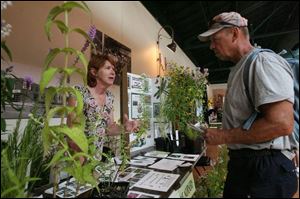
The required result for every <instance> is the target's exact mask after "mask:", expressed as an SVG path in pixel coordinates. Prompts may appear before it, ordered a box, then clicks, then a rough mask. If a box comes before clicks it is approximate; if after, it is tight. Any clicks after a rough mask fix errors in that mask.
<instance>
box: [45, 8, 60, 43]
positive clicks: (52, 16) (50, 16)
mask: <svg viewBox="0 0 300 199" xmlns="http://www.w3.org/2000/svg"><path fill="white" fill-rule="evenodd" d="M62 12H64V9H63V8H62V7H61V6H55V7H54V8H52V9H51V11H50V12H49V14H48V16H47V20H46V24H45V26H44V28H45V32H46V35H47V38H48V40H49V41H50V40H51V39H50V37H51V33H50V28H51V25H52V23H53V20H54V19H55V18H56V17H57V15H59V14H60V13H62Z"/></svg>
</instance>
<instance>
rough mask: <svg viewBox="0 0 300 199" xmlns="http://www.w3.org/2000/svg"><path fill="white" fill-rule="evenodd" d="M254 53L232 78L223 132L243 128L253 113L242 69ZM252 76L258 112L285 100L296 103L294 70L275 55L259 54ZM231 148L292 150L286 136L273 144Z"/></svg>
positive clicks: (227, 97) (243, 60) (242, 63)
mask: <svg viewBox="0 0 300 199" xmlns="http://www.w3.org/2000/svg"><path fill="white" fill-rule="evenodd" d="M254 50H255V49H253V50H252V51H250V52H249V53H248V54H246V55H245V56H244V57H242V59H241V60H240V61H239V62H238V63H237V64H236V65H235V67H233V68H232V70H231V72H230V74H229V78H228V82H227V86H228V87H227V93H226V97H225V103H224V110H223V112H224V113H223V121H222V123H223V128H224V129H230V128H238V127H241V126H242V125H243V123H244V122H245V120H246V119H247V118H248V117H249V116H250V115H251V113H252V112H253V109H252V108H251V104H250V102H249V100H248V98H247V95H246V92H245V86H244V82H243V69H244V66H245V63H246V60H247V58H248V56H249V55H250V54H251V53H253V52H254ZM249 73H250V74H249V75H250V76H249V92H250V95H251V96H252V100H253V102H254V106H255V109H256V110H257V111H258V107H259V106H260V105H263V104H267V103H272V102H277V101H283V100H288V101H290V102H291V103H294V90H293V75H292V69H291V68H290V65H289V64H288V63H287V61H286V60H285V59H284V58H282V57H281V56H279V55H277V54H275V53H270V52H260V53H259V54H258V55H257V57H256V58H255V59H254V61H253V62H252V63H251V66H250V70H249ZM245 133H246V132H245ZM261 133H264V132H261ZM228 147H229V148H230V149H241V148H250V149H255V150H258V149H265V148H273V149H290V143H289V138H288V136H284V137H279V138H276V139H274V140H272V141H270V142H264V143H257V144H251V145H247V144H229V145H228Z"/></svg>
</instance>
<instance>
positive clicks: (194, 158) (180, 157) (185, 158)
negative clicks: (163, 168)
mask: <svg viewBox="0 0 300 199" xmlns="http://www.w3.org/2000/svg"><path fill="white" fill-rule="evenodd" d="M167 158H169V159H174V160H183V161H191V162H196V161H197V160H198V159H199V158H200V155H196V154H183V153H172V154H170V155H169V156H168V157H167Z"/></svg>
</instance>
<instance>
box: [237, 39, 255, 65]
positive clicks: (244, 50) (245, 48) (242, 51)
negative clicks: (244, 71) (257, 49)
mask: <svg viewBox="0 0 300 199" xmlns="http://www.w3.org/2000/svg"><path fill="white" fill-rule="evenodd" d="M253 48H254V47H253V46H252V45H251V44H250V42H246V43H244V44H241V45H240V46H239V48H237V52H236V56H235V57H233V60H232V61H233V62H234V63H238V62H239V61H240V59H242V57H244V56H245V55H246V54H248V53H249V52H250V51H251V50H252V49H253Z"/></svg>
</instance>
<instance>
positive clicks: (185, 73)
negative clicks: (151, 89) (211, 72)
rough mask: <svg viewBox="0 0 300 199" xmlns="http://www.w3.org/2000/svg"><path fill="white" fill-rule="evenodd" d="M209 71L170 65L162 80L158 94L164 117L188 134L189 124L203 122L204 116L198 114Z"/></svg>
mask: <svg viewBox="0 0 300 199" xmlns="http://www.w3.org/2000/svg"><path fill="white" fill-rule="evenodd" d="M207 76H208V71H207V69H205V70H204V73H202V72H201V71H200V68H197V69H191V68H189V67H183V66H178V65H177V64H175V63H169V64H168V70H167V73H166V76H165V77H164V78H162V79H161V83H160V86H158V92H157V93H156V94H155V96H157V97H161V99H162V101H161V104H162V107H161V111H162V115H163V116H164V117H166V119H167V120H168V121H171V122H172V125H173V127H174V128H175V129H177V130H179V131H183V132H187V131H186V130H187V124H188V123H195V122H203V119H204V118H203V114H198V115H197V114H196V111H197V108H198V107H200V106H201V105H202V104H203V99H204V95H205V92H206V85H207V83H208V81H207Z"/></svg>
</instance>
